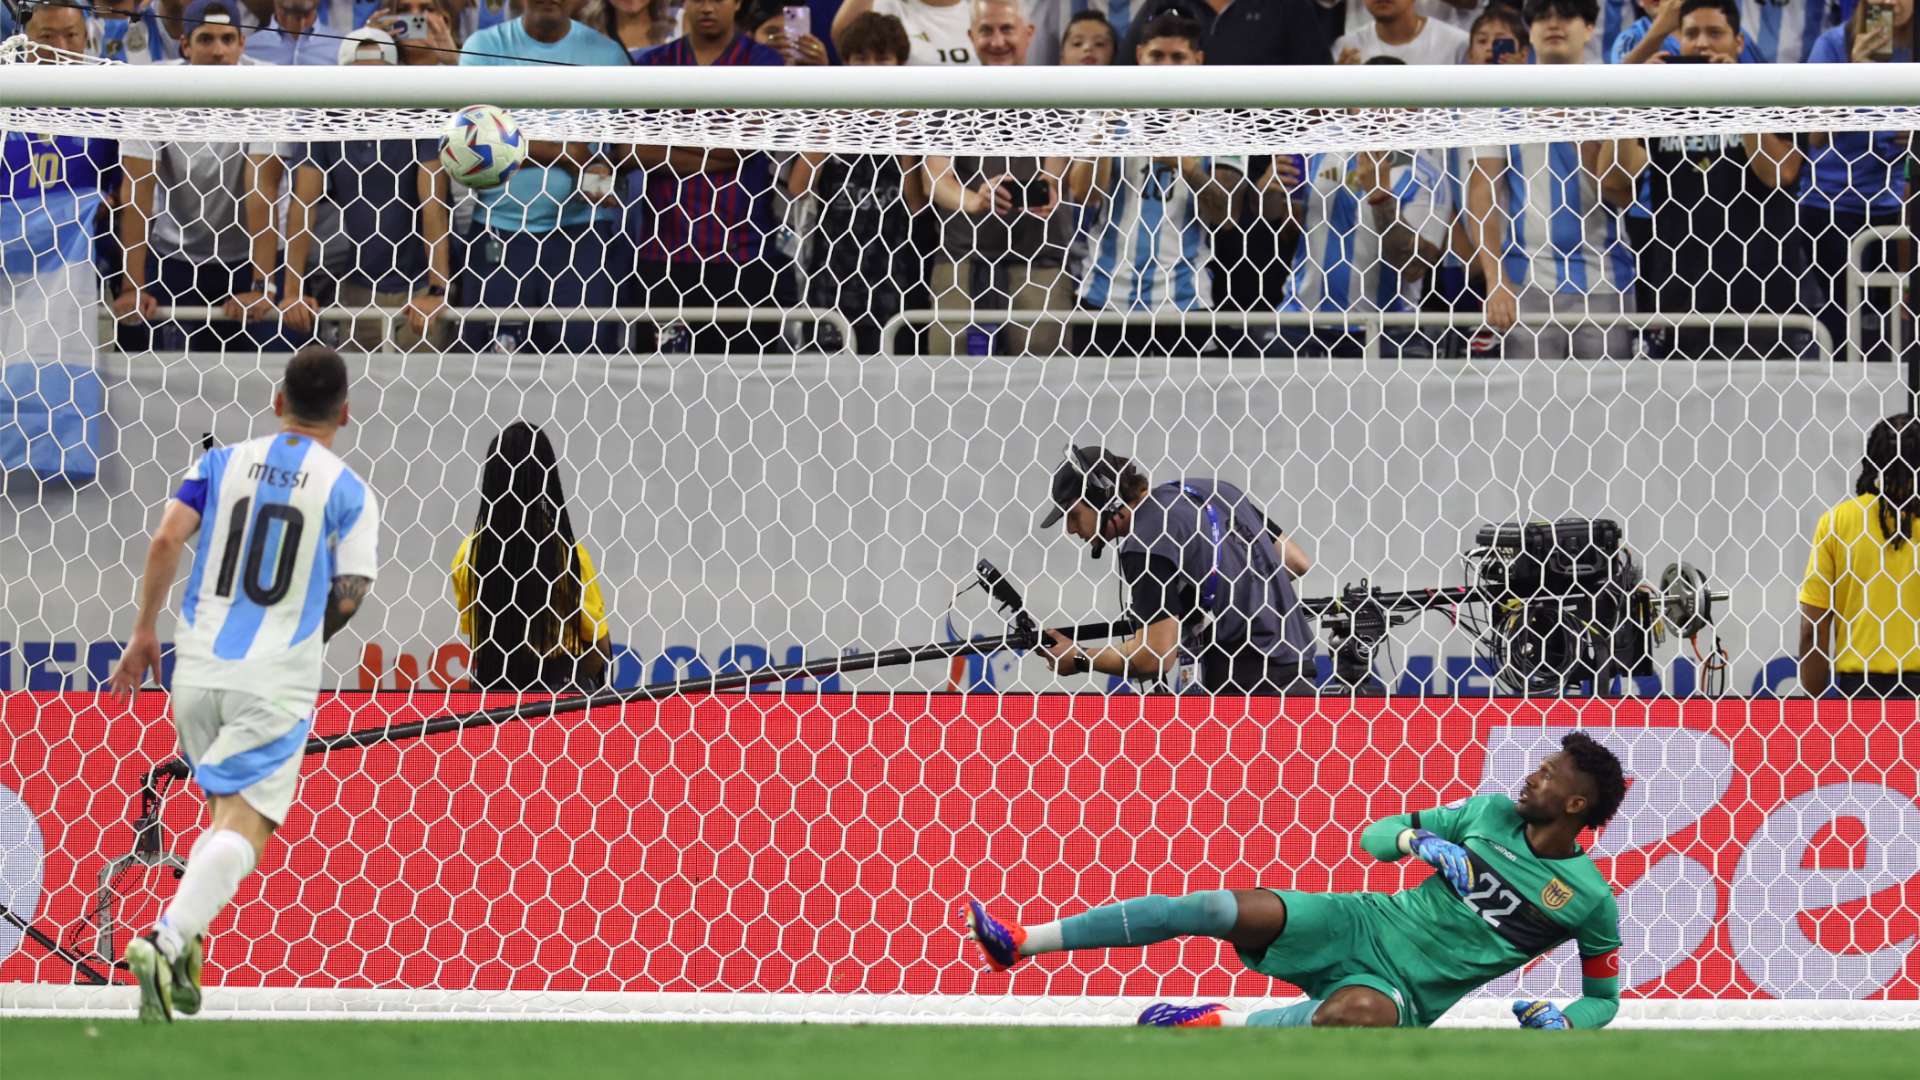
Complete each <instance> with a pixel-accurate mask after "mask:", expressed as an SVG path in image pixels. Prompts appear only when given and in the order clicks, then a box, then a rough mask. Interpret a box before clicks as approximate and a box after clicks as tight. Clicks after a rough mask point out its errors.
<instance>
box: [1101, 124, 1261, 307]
mask: <svg viewBox="0 0 1920 1080" xmlns="http://www.w3.org/2000/svg"><path fill="white" fill-rule="evenodd" d="M1200 167H1201V168H1202V169H1204V170H1206V171H1207V172H1209V173H1210V172H1212V171H1213V170H1214V169H1217V168H1231V169H1237V170H1239V171H1240V173H1241V174H1242V175H1244V174H1245V173H1246V169H1247V162H1246V158H1244V157H1237V156H1236V157H1211V158H1202V159H1201V165H1200ZM1103 194H1104V195H1105V198H1104V199H1103V200H1102V205H1103V206H1104V212H1101V213H1099V214H1098V216H1097V217H1096V218H1095V220H1094V221H1093V222H1092V223H1091V224H1090V225H1089V226H1088V229H1089V233H1090V235H1091V238H1092V239H1091V241H1090V242H1089V244H1088V250H1089V251H1090V252H1091V253H1092V256H1093V257H1092V260H1091V263H1090V265H1089V266H1088V267H1087V276H1086V279H1085V280H1084V281H1082V282H1081V283H1080V301H1081V303H1083V304H1085V305H1086V306H1088V307H1094V308H1107V309H1109V310H1113V311H1153V310H1157V309H1160V308H1177V309H1179V310H1181V311H1193V310H1205V309H1208V308H1211V307H1213V284H1212V281H1211V277H1212V275H1210V274H1209V273H1208V272H1207V266H1208V264H1209V263H1211V262H1212V261H1213V238H1212V232H1211V230H1210V229H1209V228H1208V226H1207V224H1206V222H1204V221H1201V220H1200V202H1199V200H1198V199H1197V198H1195V196H1194V191H1193V188H1192V186H1191V185H1189V184H1188V183H1187V179H1186V177H1185V176H1183V175H1181V172H1180V170H1179V169H1176V168H1174V167H1173V166H1171V165H1164V164H1155V163H1154V159H1153V158H1151V157H1125V158H1116V159H1114V161H1113V169H1112V171H1111V175H1110V176H1109V177H1108V185H1107V190H1106V191H1105V192H1104V193H1103Z"/></svg>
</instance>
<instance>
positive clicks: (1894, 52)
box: [1800, 0, 1913, 358]
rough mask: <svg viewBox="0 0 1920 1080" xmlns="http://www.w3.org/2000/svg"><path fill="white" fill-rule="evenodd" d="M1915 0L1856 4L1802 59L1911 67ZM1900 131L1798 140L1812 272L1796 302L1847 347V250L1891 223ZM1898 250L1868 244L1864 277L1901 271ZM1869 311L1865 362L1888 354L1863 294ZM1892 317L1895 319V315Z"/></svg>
mask: <svg viewBox="0 0 1920 1080" xmlns="http://www.w3.org/2000/svg"><path fill="white" fill-rule="evenodd" d="M1912 41H1913V0H1860V2H1859V4H1858V5H1857V6H1856V7H1855V8H1854V9H1853V17H1852V18H1851V19H1849V20H1848V21H1847V22H1846V23H1845V25H1842V26H1836V27H1834V28H1833V29H1831V30H1828V31H1827V32H1826V33H1824V34H1822V35H1820V40H1818V41H1817V42H1815V43H1814V46H1813V52H1812V54H1811V55H1810V56H1809V57H1808V60H1809V62H1811V63H1815V64H1846V63H1853V64H1884V63H1912V62H1913V49H1912V47H1911V44H1910V43H1911V42H1912ZM1909 137H1910V136H1909V133H1907V132H1904V131H1835V132H1815V133H1813V134H1812V135H1809V136H1804V137H1803V138H1804V139H1805V142H1804V143H1803V145H1802V150H1803V151H1804V152H1805V154H1806V156H1807V169H1808V171H1809V172H1810V173H1811V174H1812V175H1811V177H1810V178H1809V180H1808V182H1807V184H1806V186H1805V187H1804V188H1803V189H1802V190H1801V193H1800V228H1801V231H1802V237H1801V242H1802V244H1803V245H1804V247H1803V251H1802V254H1803V256H1805V257H1806V259H1807V261H1808V262H1809V264H1810V269H1809V272H1808V274H1807V275H1806V277H1805V278H1803V279H1802V299H1803V300H1804V301H1805V302H1807V303H1808V304H1809V305H1810V306H1812V307H1813V308H1814V311H1815V314H1817V315H1818V316H1819V319H1820V322H1821V323H1822V324H1823V325H1824V326H1826V328H1827V329H1828V331H1829V332H1831V333H1832V334H1833V340H1834V341H1835V343H1836V344H1839V345H1841V346H1842V347H1844V346H1845V342H1846V334H1847V311H1846V307H1845V304H1846V285H1845V282H1846V273H1847V263H1848V260H1849V252H1848V245H1849V243H1850V242H1851V241H1852V239H1853V237H1854V235H1855V234H1857V233H1859V232H1860V230H1862V229H1864V228H1866V227H1868V226H1869V225H1897V224H1899V223H1900V208H1901V205H1902V203H1903V201H1904V199H1905V196H1906V190H1907V183H1908V181H1907V179H1906V178H1905V176H1904V173H1905V159H1906V152H1907V139H1908V138H1909ZM1899 255H1900V245H1898V244H1893V243H1887V242H1883V241H1878V240H1876V241H1873V242H1872V243H1869V244H1868V245H1867V247H1866V250H1865V251H1864V252H1862V263H1863V264H1864V265H1862V266H1861V268H1860V269H1861V270H1862V272H1864V273H1868V274H1872V273H1886V272H1889V271H1897V270H1899V269H1900V267H1899V266H1898V265H1897V264H1898V263H1899V262H1900V259H1899ZM1869 302H1870V303H1874V305H1875V306H1874V307H1873V309H1872V310H1871V311H1870V312H1868V313H1867V318H1865V319H1863V320H1862V322H1863V324H1864V325H1865V326H1866V327H1868V331H1869V332H1868V337H1867V340H1866V341H1865V342H1864V343H1863V348H1864V349H1865V350H1866V355H1867V356H1868V357H1870V358H1871V357H1881V358H1884V357H1885V356H1886V355H1887V345H1886V339H1885V337H1884V336H1883V335H1881V334H1880V333H1878V332H1877V330H1876V328H1877V327H1879V326H1881V325H1883V324H1884V322H1885V320H1886V316H1887V312H1886V310H1885V308H1883V307H1880V306H1878V304H1877V298H1876V297H1874V296H1873V295H1872V293H1871V292H1870V293H1869ZM1895 317H1898V316H1897V315H1896V316H1895Z"/></svg>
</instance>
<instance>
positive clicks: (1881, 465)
mask: <svg viewBox="0 0 1920 1080" xmlns="http://www.w3.org/2000/svg"><path fill="white" fill-rule="evenodd" d="M1854 491H1855V495H1854V497H1853V498H1851V499H1848V500H1847V501H1845V502H1843V503H1841V504H1839V505H1838V506H1835V507H1834V508H1833V509H1831V510H1829V511H1827V512H1826V513H1824V514H1822V515H1820V521H1819V524H1817V525H1815V526H1814V530H1813V552H1812V554H1811V555H1810V556H1809V557H1808V559H1807V576H1806V580H1805V581H1804V582H1803V583H1802V584H1801V586H1800V688H1801V689H1802V690H1805V691H1806V692H1807V693H1808V694H1810V695H1812V696H1814V697H1819V696H1821V695H1822V694H1824V693H1826V692H1827V690H1828V688H1829V684H1831V687H1832V689H1834V690H1835V691H1837V692H1838V693H1840V694H1842V695H1845V696H1848V697H1854V696H1859V697H1900V698H1911V697H1920V568H1917V567H1916V565H1915V557H1914V546H1915V540H1916V538H1915V535H1914V518H1915V517H1916V516H1920V496H1917V495H1916V492H1920V420H1916V419H1915V417H1914V416H1913V415H1912V414H1911V413H1906V414H1902V415H1900V416H1895V417H1892V418H1890V419H1887V420H1882V421H1880V422H1879V423H1877V424H1875V425H1874V426H1873V430H1872V431H1871V432H1870V433H1868V435H1867V453H1866V456H1865V457H1864V458H1863V459H1862V460H1861V463H1860V478H1859V480H1858V481H1856V482H1855V484H1854Z"/></svg>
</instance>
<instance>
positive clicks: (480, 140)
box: [440, 105, 527, 188]
mask: <svg viewBox="0 0 1920 1080" xmlns="http://www.w3.org/2000/svg"><path fill="white" fill-rule="evenodd" d="M526 157H527V140H526V139H525V138H524V137H523V136H521V134H520V126H519V125H518V124H515V123H514V122H513V117H512V116H510V115H508V113H507V111H506V110H505V109H500V108H495V107H494V106H492V105H469V106H467V107H466V108H464V109H461V110H460V111H459V112H457V113H454V114H453V117H452V119H450V120H448V121H447V126H446V129H445V130H444V131H442V132H441V134H440V164H442V165H444V166H446V169H447V175H448V176H451V177H452V178H453V179H454V180H455V181H457V182H459V183H462V184H465V185H466V186H468V187H470V188H490V187H499V186H500V185H501V184H504V183H506V181H507V177H509V176H512V175H513V172H514V170H515V169H518V168H519V167H520V163H521V162H522V161H524V160H526Z"/></svg>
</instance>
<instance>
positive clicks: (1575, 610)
mask: <svg viewBox="0 0 1920 1080" xmlns="http://www.w3.org/2000/svg"><path fill="white" fill-rule="evenodd" d="M1622 541H1623V537H1622V535H1621V530H1620V525H1619V523H1618V522H1614V521H1609V520H1606V519H1591V520H1590V519H1586V518H1566V519H1562V520H1560V521H1555V522H1546V521H1529V522H1519V523H1511V524H1504V525H1483V526H1481V527H1480V528H1479V530H1478V531H1477V532H1476V533H1475V535H1474V540H1473V545H1472V547H1471V548H1469V549H1468V550H1467V552H1466V553H1465V554H1464V556H1463V557H1462V558H1463V561H1464V563H1465V568H1466V578H1467V583H1466V584H1464V585H1459V586H1454V587H1446V588H1437V589H1409V590H1402V591H1389V590H1384V589H1376V588H1372V587H1370V586H1369V585H1368V583H1367V581H1366V579H1364V578H1363V579H1361V580H1360V582H1359V583H1358V584H1354V585H1349V586H1347V587H1346V588H1344V589H1342V590H1341V593H1340V595H1339V596H1337V597H1324V598H1316V599H1308V600H1303V601H1301V603H1302V604H1303V605H1304V606H1305V607H1306V609H1307V612H1308V614H1309V615H1310V616H1311V617H1313V618H1316V619H1318V620H1319V621H1320V629H1321V630H1322V631H1323V632H1325V633H1326V634H1327V637H1328V642H1329V644H1330V645H1331V647H1332V649H1333V669H1334V679H1335V681H1336V682H1337V683H1339V684H1341V685H1343V686H1344V687H1347V688H1349V689H1350V690H1352V691H1353V692H1356V693H1364V694H1383V693H1385V692H1386V687H1385V686H1384V685H1383V684H1382V683H1381V681H1380V680H1379V679H1378V678H1377V677H1376V676H1375V675H1374V670H1373V661H1374V657H1375V655H1376V654H1377V653H1378V652H1379V651H1380V650H1381V648H1382V647H1383V646H1384V645H1385V642H1386V639H1387V632H1388V631H1389V630H1390V629H1392V628H1393V627H1395V626H1399V625H1401V624H1403V623H1406V622H1408V621H1410V620H1412V619H1413V618H1414V616H1416V615H1419V614H1421V613H1423V612H1428V611H1439V612H1445V613H1447V614H1448V615H1449V616H1450V617H1451V618H1452V619H1453V621H1454V625H1456V626H1459V627H1461V628H1462V629H1464V630H1466V631H1468V632H1469V633H1472V634H1473V635H1475V637H1476V638H1477V644H1478V646H1479V654H1480V656H1481V657H1482V658H1483V659H1484V660H1485V662H1486V664H1487V665H1488V667H1490V668H1491V669H1492V671H1493V679H1494V683H1495V685H1496V686H1497V687H1499V689H1500V690H1501V691H1503V692H1505V693H1509V694H1518V695H1554V696H1558V695H1561V694H1567V693H1580V692H1586V693H1603V692H1604V687H1605V686H1606V684H1607V683H1608V681H1609V680H1611V679H1614V678H1617V677H1623V676H1634V675H1652V674H1654V673H1655V669H1654V662H1653V649H1654V646H1656V645H1658V644H1659V643H1660V642H1661V640H1662V639H1663V638H1664V637H1665V635H1666V634H1667V633H1668V632H1671V633H1673V634H1674V635H1675V636H1676V637H1678V638H1694V637H1696V636H1697V635H1699V634H1700V633H1701V632H1702V631H1704V630H1705V629H1706V628H1707V627H1708V626H1709V625H1711V624H1712V622H1713V618H1714V607H1713V606H1714V604H1716V603H1725V602H1726V600H1727V594H1726V593H1725V592H1718V591H1715V590H1713V589H1711V588H1710V587H1709V586H1708V584H1707V580H1706V575H1704V574H1702V573H1701V572H1700V571H1699V570H1697V569H1695V568H1694V567H1692V566H1689V565H1688V564H1686V563H1674V564H1672V565H1670V566H1668V567H1667V568H1666V570H1665V572H1664V573H1662V574H1661V575H1660V583H1659V586H1658V588H1655V587H1654V586H1653V585H1650V584H1648V583H1647V582H1646V581H1644V580H1642V578H1641V574H1640V566H1639V564H1638V563H1637V562H1636V561H1635V560H1634V558H1633V553H1632V552H1631V551H1629V550H1628V549H1627V547H1626V546H1625V544H1624V543H1623V542H1622ZM1714 654H1715V656H1716V657H1718V655H1719V649H1718V648H1717V644H1716V648H1715V650H1714Z"/></svg>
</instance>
